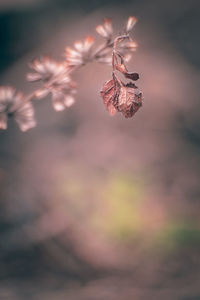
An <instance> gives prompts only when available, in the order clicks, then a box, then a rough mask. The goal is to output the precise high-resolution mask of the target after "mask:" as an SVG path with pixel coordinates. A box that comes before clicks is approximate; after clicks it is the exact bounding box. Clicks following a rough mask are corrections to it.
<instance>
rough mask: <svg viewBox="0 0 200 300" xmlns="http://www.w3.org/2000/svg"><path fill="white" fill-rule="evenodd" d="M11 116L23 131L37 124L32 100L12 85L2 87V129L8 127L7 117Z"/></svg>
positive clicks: (0, 93)
mask: <svg viewBox="0 0 200 300" xmlns="http://www.w3.org/2000/svg"><path fill="white" fill-rule="evenodd" d="M11 117H13V118H14V119H15V121H16V122H17V124H18V126H19V128H20V129H21V130H22V131H27V130H28V129H30V128H33V127H35V125H36V121H35V118H34V109H33V106H32V104H31V102H30V101H27V99H26V98H25V97H24V95H23V94H22V93H21V92H16V90H15V89H14V88H12V87H10V86H5V87H0V129H6V128H7V119H8V118H11Z"/></svg>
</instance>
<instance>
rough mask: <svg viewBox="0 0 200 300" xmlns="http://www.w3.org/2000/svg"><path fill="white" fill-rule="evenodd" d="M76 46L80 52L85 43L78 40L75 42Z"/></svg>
mask: <svg viewBox="0 0 200 300" xmlns="http://www.w3.org/2000/svg"><path fill="white" fill-rule="evenodd" d="M74 48H75V49H76V50H78V51H79V52H82V51H83V43H82V42H81V41H76V42H75V43H74Z"/></svg>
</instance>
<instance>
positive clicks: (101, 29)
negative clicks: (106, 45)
mask: <svg viewBox="0 0 200 300" xmlns="http://www.w3.org/2000/svg"><path fill="white" fill-rule="evenodd" d="M96 31H97V32H98V34H100V35H101V36H102V37H104V38H106V39H110V38H111V36H112V33H113V29H112V21H111V19H104V23H103V25H98V26H97V27H96Z"/></svg>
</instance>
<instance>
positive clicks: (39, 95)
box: [35, 88, 49, 99]
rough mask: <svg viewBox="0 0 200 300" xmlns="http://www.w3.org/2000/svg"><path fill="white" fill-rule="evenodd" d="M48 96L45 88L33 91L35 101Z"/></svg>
mask: <svg viewBox="0 0 200 300" xmlns="http://www.w3.org/2000/svg"><path fill="white" fill-rule="evenodd" d="M48 94H49V90H48V89H46V88H44V89H39V90H37V91H35V97H36V98H37V99H42V98H45V97H46V96H47V95H48Z"/></svg>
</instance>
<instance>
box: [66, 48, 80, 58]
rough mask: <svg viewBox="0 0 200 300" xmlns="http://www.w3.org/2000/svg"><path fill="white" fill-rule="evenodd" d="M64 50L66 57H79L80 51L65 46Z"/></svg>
mask: <svg viewBox="0 0 200 300" xmlns="http://www.w3.org/2000/svg"><path fill="white" fill-rule="evenodd" d="M65 52H66V56H67V57H72V58H80V57H81V53H80V52H78V51H76V50H74V49H72V48H70V47H67V48H66V49H65Z"/></svg>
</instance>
